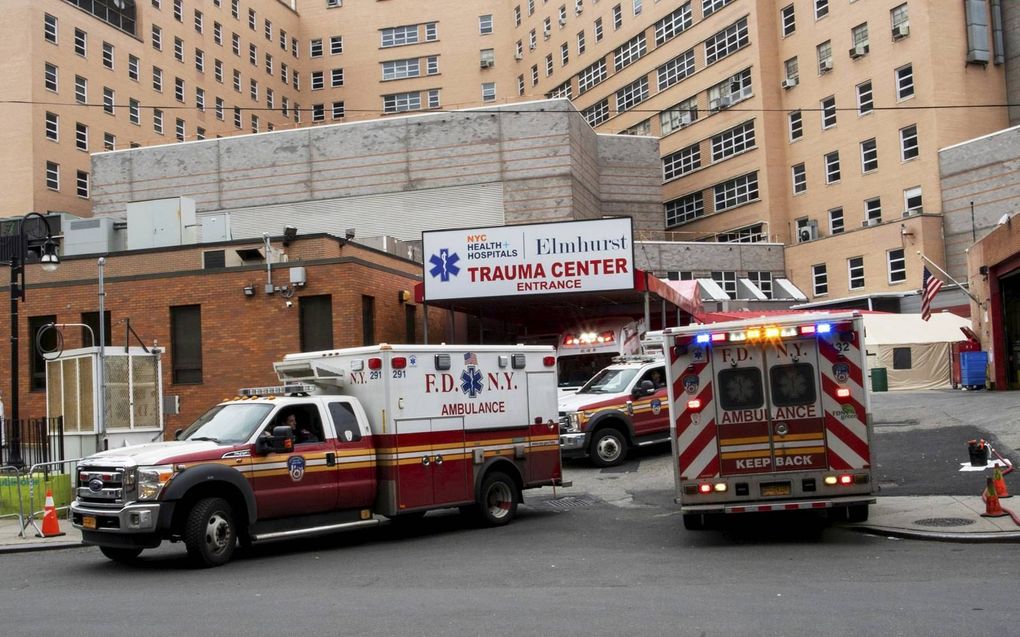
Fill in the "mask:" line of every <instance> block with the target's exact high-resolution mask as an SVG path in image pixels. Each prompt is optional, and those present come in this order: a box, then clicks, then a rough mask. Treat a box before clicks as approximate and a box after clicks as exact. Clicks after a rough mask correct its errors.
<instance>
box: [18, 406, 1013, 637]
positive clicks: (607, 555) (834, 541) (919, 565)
mask: <svg viewBox="0 0 1020 637" xmlns="http://www.w3.org/2000/svg"><path fill="white" fill-rule="evenodd" d="M879 400H884V397H883V398H880V399H879ZM905 400H907V399H905V398H903V397H902V396H898V397H897V399H896V401H890V402H889V405H890V406H891V407H890V409H888V410H886V409H884V408H879V409H877V410H876V420H878V421H879V422H878V424H877V425H876V430H875V431H876V433H875V436H876V447H877V449H876V451H877V456H876V465H877V466H876V469H877V471H878V474H879V476H880V478H879V479H880V481H881V482H882V486H883V492H885V493H887V494H888V492H890V491H895V490H899V491H900V492H901V493H897V494H903V493H909V492H910V491H911V490H918V489H920V490H935V489H947V490H949V491H948V492H954V491H953V490H955V489H969V488H970V486H969V485H968V484H966V479H965V478H961V477H960V475H959V472H958V471H957V469H958V467H959V463H960V462H963V461H965V460H966V458H967V453H966V439H967V437H973V436H974V435H981V434H983V433H987V434H988V436H984V437H986V438H992V437H995V440H1000V439H1002V438H1006V437H1007V436H1009V435H1011V434H1010V432H1009V431H1008V430H1006V429H1001V431H997V430H996V429H995V427H1000V428H1004V427H1005V426H1006V425H1007V424H1009V420H1008V419H1009V418H1013V419H1015V418H1017V416H1009V415H1007V416H1003V415H1002V410H1003V409H1004V408H1005V407H1003V406H1002V405H998V404H996V405H994V406H993V407H988V406H987V405H986V406H985V407H984V408H986V409H992V412H993V413H990V414H988V416H987V418H985V417H984V416H981V415H980V412H979V411H977V410H978V406H979V405H985V403H980V402H972V403H970V404H969V405H967V406H963V407H960V406H958V405H956V404H955V402H954V401H953V397H952V396H947V397H945V400H946V401H947V402H946V403H945V406H944V407H945V408H943V407H939V408H938V409H935V408H930V407H927V406H925V405H914V406H913V407H911V406H910V405H909V404H907V403H906V402H904V401H905ZM922 400H923V401H925V402H926V403H927V402H931V398H930V397H923V398H922ZM876 402H878V401H876ZM950 409H951V410H955V409H962V410H964V411H968V410H969V412H970V413H971V414H972V422H967V421H966V418H967V416H966V414H960V416H961V417H957V416H946V414H948V413H949V411H947V410H950ZM900 412H902V413H905V414H915V415H916V416H917V417H916V418H915V417H911V418H907V419H896V418H893V417H891V416H890V414H895V413H900ZM1015 413H1020V410H1018V411H1017V412H1015ZM990 422H992V423H995V424H994V425H993V426H990V427H989V426H988V423H990ZM1002 431H1004V432H1005V434H1003V433H1002ZM996 444H998V445H999V446H998V448H999V449H1000V451H1001V452H1004V455H1010V454H1013V451H1012V449H1011V448H1008V447H1007V446H1006V445H1005V444H1004V443H1001V442H1000V443H996ZM1014 457H1015V454H1014ZM566 475H567V478H568V479H571V480H573V481H574V486H573V487H572V488H570V489H561V490H559V491H557V492H556V493H555V494H554V493H553V492H552V490H551V489H545V490H541V491H536V492H530V493H529V494H528V499H527V504H526V505H525V506H522V507H521V509H520V516H519V518H518V519H517V520H516V521H515V522H514V523H513V524H511V525H509V526H507V527H505V528H499V529H480V528H476V527H474V526H473V525H472V524H471V523H470V522H469V521H468V520H467V519H466V518H463V517H461V516H459V515H456V514H453V513H441V514H430V515H429V516H428V517H426V518H425V519H424V520H423V521H422V522H421V523H420V524H419V525H417V526H413V527H410V528H397V527H383V528H380V529H374V530H371V531H363V532H358V533H353V534H341V535H333V536H328V537H323V538H316V539H312V540H301V541H292V542H287V543H278V544H272V545H266V546H261V547H256V548H255V549H253V550H251V551H242V552H240V554H239V555H237V557H236V558H235V560H234V561H233V562H231V563H230V564H228V565H226V566H224V567H221V568H217V569H211V570H193V569H191V568H190V567H189V566H188V564H187V562H186V560H185V553H184V550H183V548H182V547H181V545H164V546H163V547H161V548H160V549H158V550H155V551H148V552H146V553H145V554H144V555H143V558H142V561H141V563H140V564H138V565H137V566H123V565H119V564H115V563H113V562H110V561H108V560H106V559H105V558H104V557H103V556H102V555H101V554H100V553H99V551H98V550H97V549H94V548H82V549H69V550H61V551H51V552H39V553H27V554H9V555H3V556H0V577H2V579H0V634H3V635H5V636H6V635H32V636H33V637H34V636H38V635H62V636H66V635H104V636H107V635H108V636H116V635H148V634H153V635H166V634H174V635H183V636H188V635H205V634H215V635H274V636H275V635H292V634H307V635H345V636H347V635H404V634H414V635H452V634H458V635H481V634H484V635H486V636H495V635H555V636H556V637H560V636H569V635H586V636H587V635H679V636H686V635H692V636H699V637H700V636H709V635H820V634H824V635H826V637H829V636H835V635H956V634H966V635H1007V634H1014V633H1015V632H1016V627H1015V624H1016V620H1015V618H1016V616H1017V606H1018V600H1020V597H1018V596H1017V595H1016V592H1015V590H1014V586H1015V575H1014V574H1013V573H1012V572H1011V571H1010V570H1009V568H1010V567H1011V566H1013V565H1014V564H1015V562H1016V554H1017V553H1016V548H1015V545H1011V544H984V545H957V544H942V543H934V542H921V541H912V540H897V539H891V538H884V537H874V536H869V535H864V534H861V533H857V532H854V531H850V530H847V529H843V528H839V527H833V526H829V525H827V524H826V523H825V522H824V521H819V520H818V519H816V518H813V517H809V516H792V517H791V516H776V517H768V516H755V517H754V519H753V524H747V523H746V519H744V520H742V521H736V520H733V521H731V522H730V523H729V524H728V525H727V526H725V527H724V528H722V529H720V530H716V531H704V532H689V531H685V530H684V529H683V525H682V523H681V520H680V518H679V515H678V514H677V511H676V506H675V505H674V504H673V503H672V493H671V487H672V473H671V472H670V458H669V452H668V448H666V447H662V446H660V447H658V448H649V449H642V450H640V451H639V452H637V453H636V454H635V455H634V457H632V458H631V460H630V461H628V463H627V464H626V465H624V466H622V467H619V468H616V469H611V470H599V469H595V468H593V467H591V466H589V465H587V464H585V463H583V462H574V463H568V464H567V465H566ZM968 477H969V476H968ZM963 493H970V491H969V490H967V491H963Z"/></svg>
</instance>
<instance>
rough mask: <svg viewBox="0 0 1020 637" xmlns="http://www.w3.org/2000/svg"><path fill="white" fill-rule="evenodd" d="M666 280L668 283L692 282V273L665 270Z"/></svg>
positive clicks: (688, 271)
mask: <svg viewBox="0 0 1020 637" xmlns="http://www.w3.org/2000/svg"><path fill="white" fill-rule="evenodd" d="M666 278H667V279H669V280H670V281H693V280H694V273H693V272H691V271H690V270H680V271H677V270H667V271H666Z"/></svg>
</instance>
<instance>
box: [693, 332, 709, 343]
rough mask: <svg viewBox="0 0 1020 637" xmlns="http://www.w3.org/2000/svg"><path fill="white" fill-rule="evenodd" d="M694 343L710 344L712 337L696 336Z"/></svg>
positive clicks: (706, 335) (705, 335)
mask: <svg viewBox="0 0 1020 637" xmlns="http://www.w3.org/2000/svg"><path fill="white" fill-rule="evenodd" d="M695 341H696V342H698V343H710V342H711V341H712V335H711V334H698V336H697V338H696V339H695Z"/></svg>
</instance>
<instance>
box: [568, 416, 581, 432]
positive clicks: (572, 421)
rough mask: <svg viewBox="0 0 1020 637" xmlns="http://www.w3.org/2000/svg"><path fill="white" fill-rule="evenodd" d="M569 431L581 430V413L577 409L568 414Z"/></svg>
mask: <svg viewBox="0 0 1020 637" xmlns="http://www.w3.org/2000/svg"><path fill="white" fill-rule="evenodd" d="M567 431H569V432H572V433H573V432H577V431H581V414H579V413H577V412H576V411H572V412H570V413H569V414H567Z"/></svg>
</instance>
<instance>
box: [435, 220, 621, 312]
mask: <svg viewBox="0 0 1020 637" xmlns="http://www.w3.org/2000/svg"><path fill="white" fill-rule="evenodd" d="M422 249H423V251H424V256H425V267H424V270H425V271H424V280H425V299H426V300H428V301H433V300H440V299H463V298H476V297H487V296H516V295H524V294H553V293H557V292H591V291H596V290H625V289H630V288H632V287H633V286H634V241H633V230H632V226H631V219H630V218H626V217H624V218H615V219H598V220H594V221H568V222H563V223H542V224H533V225H521V226H494V227H489V228H467V229H462V230H436V231H428V232H423V233H422Z"/></svg>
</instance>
